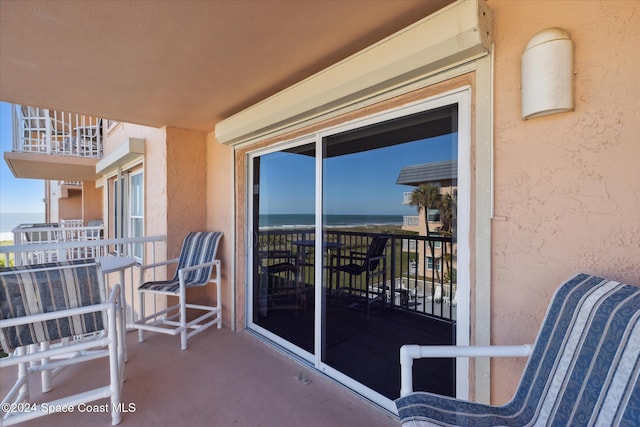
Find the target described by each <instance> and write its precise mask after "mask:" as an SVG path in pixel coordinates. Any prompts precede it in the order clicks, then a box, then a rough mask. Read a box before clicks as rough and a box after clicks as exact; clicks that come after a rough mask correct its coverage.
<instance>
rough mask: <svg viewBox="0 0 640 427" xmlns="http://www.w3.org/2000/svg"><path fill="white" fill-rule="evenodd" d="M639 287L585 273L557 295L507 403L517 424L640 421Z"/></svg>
mask: <svg viewBox="0 0 640 427" xmlns="http://www.w3.org/2000/svg"><path fill="white" fill-rule="evenodd" d="M639 355H640V288H637V287H635V286H630V285H625V284H620V283H618V282H614V281H607V280H603V279H601V278H598V277H593V276H589V275H586V274H580V275H577V276H576V277H574V278H572V279H571V280H569V281H568V282H566V283H565V284H563V285H562V286H561V287H560V288H559V289H558V290H557V291H556V294H555V295H554V298H553V300H552V302H551V305H550V306H549V309H548V311H547V314H546V316H545V320H544V322H543V324H542V327H541V329H540V333H539V335H538V338H537V339H536V343H535V345H534V348H533V352H532V354H531V356H530V358H529V361H528V363H527V366H526V368H525V371H524V374H523V376H522V379H521V382H520V386H519V387H518V391H517V393H516V395H515V396H514V398H513V400H512V401H511V402H509V403H508V404H507V405H506V406H511V405H515V408H519V409H518V411H517V412H518V413H519V414H520V415H519V417H520V416H521V417H522V418H520V419H519V420H514V422H515V424H514V425H516V424H517V425H529V424H528V423H529V422H531V420H536V419H537V420H544V421H545V423H546V425H607V426H613V425H638V424H636V423H638V421H639V420H640V382H639V377H640V357H639Z"/></svg>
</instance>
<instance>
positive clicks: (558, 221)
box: [488, 0, 640, 403]
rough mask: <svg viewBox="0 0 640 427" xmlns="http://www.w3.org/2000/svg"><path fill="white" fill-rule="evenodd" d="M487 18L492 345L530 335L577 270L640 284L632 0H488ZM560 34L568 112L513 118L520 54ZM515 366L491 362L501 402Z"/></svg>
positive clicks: (639, 71) (636, 44)
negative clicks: (491, 44) (491, 33)
mask: <svg viewBox="0 0 640 427" xmlns="http://www.w3.org/2000/svg"><path fill="white" fill-rule="evenodd" d="M488 4H489V7H490V8H491V9H492V10H493V11H494V14H495V91H494V93H495V116H494V120H495V128H494V132H495V138H494V150H495V157H494V160H495V169H494V170H495V199H494V200H495V215H496V218H495V220H494V221H493V228H492V233H493V234H492V238H493V243H492V246H493V249H492V325H491V326H492V341H493V343H495V344H507V343H522V342H531V341H532V340H533V339H534V337H535V335H536V333H537V329H538V326H539V324H540V323H541V321H542V318H543V316H544V313H545V310H546V307H547V304H548V302H549V300H550V298H551V295H552V293H553V292H554V290H555V289H556V287H557V285H558V284H559V282H560V281H561V280H563V279H566V278H568V277H569V276H571V275H573V274H574V273H576V272H580V271H584V272H588V273H593V274H597V275H602V276H605V277H607V278H612V279H616V280H623V281H627V282H629V283H634V284H640V167H639V166H638V159H640V138H639V135H640V109H639V101H638V100H639V99H640V83H639V81H638V78H639V77H640V59H639V57H638V54H637V52H638V50H639V49H640V2H637V1H591V0H589V1H554V2H549V1H505V0H497V1H494V0H489V1H488ZM548 27H560V28H562V29H564V30H566V31H568V32H569V34H570V35H571V37H572V39H573V42H574V48H575V77H574V79H575V80H574V84H575V85H574V90H575V94H574V97H575V111H573V112H569V113H562V114H556V115H551V116H546V117H541V118H536V119H532V120H529V121H522V120H521V118H520V111H521V109H520V101H521V98H520V57H521V55H522V52H523V51H524V48H525V46H526V44H527V42H528V41H529V40H530V39H531V37H533V35H534V34H536V33H538V32H539V31H541V30H543V29H545V28H548ZM523 366H524V362H523V361H521V360H520V361H513V360H511V361H510V360H500V361H495V362H493V364H492V401H493V402H494V403H500V402H504V401H506V400H507V399H508V398H509V397H510V396H511V394H512V392H513V390H514V389H515V387H516V385H517V382H518V380H519V377H520V373H521V371H522V368H523Z"/></svg>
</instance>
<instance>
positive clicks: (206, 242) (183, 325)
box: [134, 231, 222, 350]
mask: <svg viewBox="0 0 640 427" xmlns="http://www.w3.org/2000/svg"><path fill="white" fill-rule="evenodd" d="M221 238H222V233H221V232H206V231H200V232H192V233H189V234H187V236H186V237H185V239H184V242H183V244H182V250H181V251H180V257H179V258H176V259H172V260H168V261H165V262H160V263H156V264H148V265H144V266H142V267H141V268H140V283H141V285H140V286H139V287H138V291H139V292H140V314H141V318H140V320H138V321H136V322H134V327H135V328H137V329H138V339H139V341H140V342H142V341H144V331H153V332H160V333H165V334H170V335H178V334H180V343H181V348H182V350H186V349H187V339H188V338H190V337H191V336H193V335H195V334H197V333H198V332H202V331H203V330H205V329H206V328H208V327H209V326H212V325H214V324H217V325H218V328H220V327H222V303H221V301H222V298H221V289H220V260H218V259H216V252H217V251H218V244H219V243H220V239H221ZM175 263H177V264H178V265H177V267H176V273H175V276H174V277H173V278H172V279H170V280H162V281H152V282H144V274H145V271H147V270H148V269H150V268H156V267H160V266H166V265H168V264H175ZM214 267H215V268H214ZM214 269H215V274H214V277H212V276H211V273H212V270H214ZM209 283H214V284H215V285H216V291H217V298H216V305H215V306H207V305H198V304H187V289H189V288H195V287H201V286H206V285H207V284H209ZM145 294H151V295H153V296H154V297H155V296H157V295H163V296H167V295H172V296H177V297H178V299H179V301H178V304H175V305H173V306H171V307H168V308H166V309H163V310H160V311H157V312H155V313H152V314H150V315H148V316H147V315H145V301H144V296H145ZM154 306H155V305H154ZM187 309H195V310H200V311H204V313H203V314H200V315H199V316H197V317H196V318H195V319H192V320H190V321H187ZM212 317H213V319H211V320H209V319H210V318H212ZM176 319H177V320H176ZM204 321H207V322H206V323H203V322H204Z"/></svg>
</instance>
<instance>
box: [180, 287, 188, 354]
mask: <svg viewBox="0 0 640 427" xmlns="http://www.w3.org/2000/svg"><path fill="white" fill-rule="evenodd" d="M180 328H181V329H182V331H181V332H180V348H181V349H182V350H186V349H187V291H186V289H185V288H184V286H180Z"/></svg>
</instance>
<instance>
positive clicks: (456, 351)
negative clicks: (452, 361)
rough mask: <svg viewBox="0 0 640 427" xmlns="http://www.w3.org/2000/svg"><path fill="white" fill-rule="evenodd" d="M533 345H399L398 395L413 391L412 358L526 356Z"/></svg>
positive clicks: (401, 395)
mask: <svg viewBox="0 0 640 427" xmlns="http://www.w3.org/2000/svg"><path fill="white" fill-rule="evenodd" d="M532 349H533V345H530V344H521V345H489V346H455V345H403V346H402V347H400V371H401V372H400V397H404V396H406V395H408V394H409V393H411V392H413V359H422V358H430V357H528V356H529V355H530V354H531V351H532Z"/></svg>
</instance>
